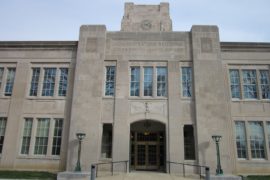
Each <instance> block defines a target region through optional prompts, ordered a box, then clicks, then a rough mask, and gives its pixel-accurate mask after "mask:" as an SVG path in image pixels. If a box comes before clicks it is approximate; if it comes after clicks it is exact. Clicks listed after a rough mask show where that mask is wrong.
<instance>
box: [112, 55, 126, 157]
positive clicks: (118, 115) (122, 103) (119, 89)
mask: <svg viewBox="0 0 270 180" xmlns="http://www.w3.org/2000/svg"><path fill="white" fill-rule="evenodd" d="M116 69H117V72H116V92H115V107H114V124H113V161H124V160H129V140H130V139H129V134H130V127H129V122H128V115H129V102H128V97H129V73H128V72H129V71H128V70H129V63H128V61H124V60H119V61H117V67H116Z"/></svg>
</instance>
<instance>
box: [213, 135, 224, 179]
mask: <svg viewBox="0 0 270 180" xmlns="http://www.w3.org/2000/svg"><path fill="white" fill-rule="evenodd" d="M221 137H222V136H220V135H213V136H212V139H213V140H214V141H215V142H216V149H217V169H216V175H222V174H223V170H222V169H221V164H220V153H219V141H220V140H221Z"/></svg>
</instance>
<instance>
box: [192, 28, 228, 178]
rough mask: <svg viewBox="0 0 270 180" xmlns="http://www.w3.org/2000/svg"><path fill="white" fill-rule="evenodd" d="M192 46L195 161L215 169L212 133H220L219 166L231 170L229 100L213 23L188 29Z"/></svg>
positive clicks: (216, 30) (217, 34) (218, 42)
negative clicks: (195, 138)
mask: <svg viewBox="0 0 270 180" xmlns="http://www.w3.org/2000/svg"><path fill="white" fill-rule="evenodd" d="M191 36H192V46H193V47H192V49H193V52H192V53H193V72H194V86H195V87H194V89H195V90H194V93H195V101H196V103H195V104H196V116H195V117H196V128H197V133H196V134H197V135H198V136H197V143H198V144H197V145H198V152H197V153H198V154H197V157H198V160H199V163H200V164H202V165H207V166H210V169H211V173H215V170H216V164H217V162H216V147H215V143H214V142H213V140H212V135H214V134H219V135H221V136H222V139H221V142H220V151H221V152H220V153H221V165H222V167H223V170H224V171H225V173H231V172H232V169H233V161H232V159H233V157H232V156H233V153H232V152H233V148H232V147H231V142H230V141H231V137H230V134H231V117H230V110H229V106H228V103H229V99H228V97H227V96H226V93H225V92H226V90H228V89H226V88H227V87H226V86H225V78H224V76H225V75H226V74H225V73H224V72H223V68H222V63H221V55H220V41H219V32H218V28H217V27H216V26H193V27H192V29H191Z"/></svg>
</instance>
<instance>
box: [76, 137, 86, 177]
mask: <svg viewBox="0 0 270 180" xmlns="http://www.w3.org/2000/svg"><path fill="white" fill-rule="evenodd" d="M76 137H77V139H78V140H79V148H78V159H77V164H76V167H75V171H77V172H80V171H81V162H80V160H81V144H82V140H83V139H84V138H85V133H76Z"/></svg>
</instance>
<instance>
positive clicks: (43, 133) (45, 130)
mask: <svg viewBox="0 0 270 180" xmlns="http://www.w3.org/2000/svg"><path fill="white" fill-rule="evenodd" d="M49 127H50V119H49V118H40V119H38V124H37V131H36V142H35V150H34V154H39V155H46V154H47V146H48V137H49Z"/></svg>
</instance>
